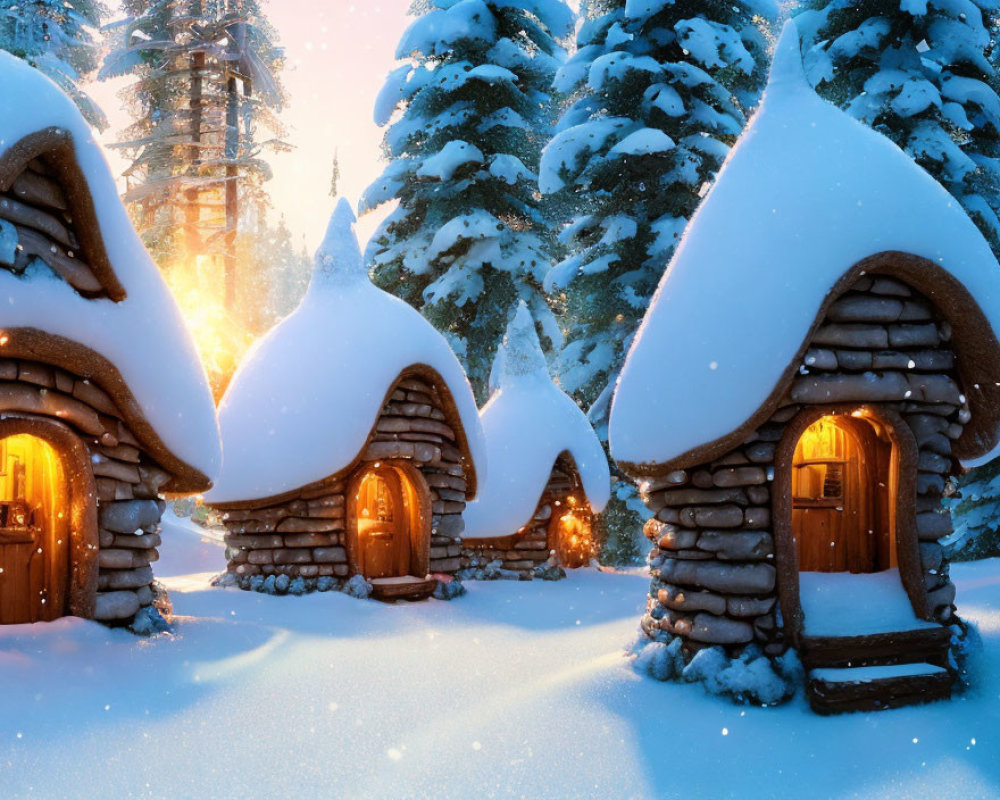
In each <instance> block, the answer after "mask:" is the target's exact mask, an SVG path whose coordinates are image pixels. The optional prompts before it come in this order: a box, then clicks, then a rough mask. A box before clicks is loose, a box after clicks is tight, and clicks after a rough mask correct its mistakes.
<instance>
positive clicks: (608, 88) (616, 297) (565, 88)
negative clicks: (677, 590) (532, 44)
mask: <svg viewBox="0 0 1000 800" xmlns="http://www.w3.org/2000/svg"><path fill="white" fill-rule="evenodd" d="M581 11H582V12H583V14H584V17H585V19H584V23H583V25H582V27H581V28H580V30H579V32H578V34H577V48H578V49H577V52H576V54H575V55H574V56H573V57H572V58H571V59H570V60H569V61H568V62H567V63H566V64H565V65H564V66H563V67H562V68H561V69H560V70H559V73H558V77H557V80H556V84H555V86H556V89H557V90H558V91H559V92H562V93H567V94H571V95H572V97H573V102H572V104H571V105H570V106H569V108H568V109H567V110H566V112H565V113H564V114H563V116H562V119H561V120H560V122H559V125H558V132H557V134H556V136H555V137H554V138H553V140H552V141H551V142H550V143H549V144H548V146H547V147H546V148H545V152H544V154H543V156H542V161H541V174H540V175H541V177H540V187H541V190H542V192H543V193H545V194H546V195H548V196H549V197H550V198H551V200H552V202H553V205H554V206H555V207H556V208H557V209H560V210H561V214H562V217H563V219H564V220H569V224H567V225H566V227H565V228H564V229H563V232H562V234H561V239H562V241H563V243H564V244H565V245H566V246H567V247H568V248H570V254H569V256H568V257H567V258H566V259H564V260H563V261H562V262H561V263H559V264H558V265H556V266H555V267H554V268H553V269H552V270H551V271H550V272H549V274H548V275H547V277H546V280H545V288H546V289H547V290H548V291H549V292H551V293H560V292H561V293H563V295H562V297H561V298H560V299H561V300H563V302H564V303H565V308H566V311H565V316H564V318H563V327H564V329H565V330H566V332H567V344H566V346H565V347H564V348H563V350H562V352H561V353H560V355H559V358H558V363H557V369H558V374H559V378H560V382H561V384H562V387H563V389H565V390H566V391H567V392H569V393H571V394H573V395H574V396H575V397H576V398H577V399H578V400H579V401H580V402H581V403H582V404H584V405H585V406H586V407H589V408H590V409H591V411H590V416H591V420H592V422H593V423H594V425H595V428H596V429H597V430H598V433H599V434H600V435H601V438H602V439H603V440H604V441H606V440H607V411H608V402H609V400H610V395H611V391H612V388H613V386H614V383H615V380H616V378H617V375H618V371H619V370H620V368H621V365H622V362H623V360H624V357H625V354H626V352H627V351H628V347H629V345H630V343H631V341H632V338H633V336H634V334H635V331H636V329H637V327H638V325H639V323H640V321H641V320H642V317H643V314H644V313H645V310H646V307H647V305H648V304H649V300H650V298H651V296H652V294H653V291H654V290H655V288H656V285H657V283H658V282H659V280H660V277H661V275H662V274H663V270H664V267H665V266H666V264H667V261H668V260H669V258H670V256H671V253H672V252H673V249H674V246H675V245H676V243H677V241H678V239H679V238H680V235H681V232H682V231H683V230H684V227H685V225H686V224H687V220H688V218H689V217H690V216H691V214H692V213H693V212H694V210H695V208H696V206H697V205H698V202H699V201H700V199H701V197H702V196H703V195H704V193H705V190H706V188H707V186H708V185H709V183H710V182H711V181H712V179H713V177H714V176H715V173H716V172H717V171H718V169H719V167H720V166H721V165H722V161H723V160H724V159H725V157H726V154H727V153H728V151H729V146H730V145H731V144H732V143H733V142H734V141H735V139H736V137H737V136H738V135H739V133H740V131H741V130H742V129H743V126H744V124H745V123H746V118H747V115H748V112H749V110H750V108H752V107H753V106H754V105H755V103H756V101H757V98H758V97H759V94H760V91H761V89H762V88H763V85H764V82H765V80H766V77H767V64H768V57H767V36H768V33H769V29H770V25H771V23H772V22H773V20H774V18H775V17H776V16H777V10H776V8H774V6H773V5H772V4H770V3H769V2H765V0H737V1H736V2H731V1H729V0H726V1H725V2H723V1H722V0H708V1H707V2H706V1H705V0H584V3H583V5H582V8H581ZM641 509H642V504H641V503H639V502H638V499H637V498H636V497H635V489H634V487H633V486H632V485H631V483H630V482H628V481H627V480H617V481H616V483H615V493H614V496H613V498H612V503H611V504H610V505H609V507H608V510H607V511H606V512H605V514H604V516H603V524H604V528H605V531H604V535H605V537H606V539H605V543H604V552H603V554H602V557H603V558H604V559H606V560H609V561H627V560H629V559H631V558H634V557H635V556H637V555H638V552H639V550H638V547H637V545H636V543H635V534H636V532H637V531H638V529H639V527H640V525H639V522H638V518H639V517H638V515H639V514H641V513H642V511H641Z"/></svg>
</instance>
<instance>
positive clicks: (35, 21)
mask: <svg viewBox="0 0 1000 800" xmlns="http://www.w3.org/2000/svg"><path fill="white" fill-rule="evenodd" d="M107 13H108V10H107V7H106V6H105V5H104V3H101V2H93V1H92V0H0V50H6V51H7V52H9V53H12V54H13V55H15V56H17V57H18V58H23V59H24V60H25V61H27V62H28V63H29V64H31V65H32V66H33V67H35V68H37V69H39V70H41V71H42V72H44V73H45V74H46V75H48V76H49V77H50V78H51V79H52V80H53V81H55V82H56V83H57V84H59V86H60V87H61V88H62V89H63V90H64V91H65V92H66V93H67V94H68V95H69V96H70V97H72V98H73V100H74V102H75V103H76V104H77V106H79V108H80V111H81V112H82V113H83V115H84V117H86V119H87V121H88V122H89V123H90V124H91V125H94V126H96V127H97V128H100V129H101V130H104V129H105V128H106V127H107V125H108V121H107V118H106V117H105V116H104V112H103V111H101V109H100V108H98V106H97V104H96V103H95V102H94V101H93V100H92V99H91V98H90V97H89V96H88V95H87V93H86V92H84V91H83V89H81V88H80V86H81V84H82V83H84V82H85V81H86V80H88V79H89V78H90V77H91V76H92V75H93V73H94V72H96V71H97V67H98V64H99V63H100V58H101V37H100V29H101V20H102V19H103V18H104V17H105V16H107Z"/></svg>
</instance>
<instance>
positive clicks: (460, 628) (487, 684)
mask: <svg viewBox="0 0 1000 800" xmlns="http://www.w3.org/2000/svg"><path fill="white" fill-rule="evenodd" d="M162 550H163V559H162V561H161V562H160V563H159V564H158V565H157V571H158V573H159V574H160V575H161V576H169V577H166V578H164V582H165V583H167V584H168V586H170V588H171V597H172V600H173V603H174V609H175V611H176V613H177V614H178V619H177V634H176V636H175V637H174V638H170V637H160V638H157V639H153V640H149V641H145V640H141V639H137V638H135V637H133V636H132V635H131V634H127V633H125V632H122V631H109V630H107V629H105V628H103V627H101V626H100V625H98V624H96V623H90V622H83V621H80V620H75V619H69V620H62V621H59V622H56V623H48V624H46V623H40V624H37V625H32V626H11V627H4V628H0V683H2V684H3V685H4V686H5V687H7V691H4V692H3V693H0V797H3V798H4V800H15V799H19V798H24V797H37V798H54V797H59V798H94V797H105V798H123V797H153V798H179V797H199V798H201V797H204V798H209V797H211V798H220V797H282V796H294V797H343V796H351V797H394V798H395V797H433V798H436V799H437V798H452V797H484V798H485V797H521V796H526V797H532V798H541V797H600V798H620V797H657V798H660V797H726V796H737V797H755V798H756V797H872V798H885V797H928V798H935V800H943V798H962V799H963V800H965V798H986V797H996V796H998V795H1000V744H998V742H997V738H998V735H1000V560H993V561H986V562H982V563H978V564H971V565H966V564H956V565H954V566H953V568H952V577H953V578H954V579H955V582H956V583H957V584H958V589H959V591H958V597H959V599H960V602H961V603H962V606H961V607H960V612H961V613H963V614H965V615H966V616H967V617H969V618H970V619H972V620H974V621H976V622H978V624H979V625H980V630H981V632H982V634H983V638H984V640H985V643H986V650H985V654H984V658H983V662H984V663H983V664H982V669H981V675H980V678H979V684H978V685H977V688H976V690H975V691H974V692H973V693H971V694H969V695H966V696H964V697H961V698H959V699H957V700H954V701H952V702H948V703H937V704H935V705H931V706H924V707H912V708H904V709H899V710H896V711H888V712H882V713H877V714H855V715H849V716H841V717H830V718H822V717H818V716H816V715H814V714H812V713H811V712H809V711H808V709H807V708H806V705H805V701H804V700H803V699H802V698H801V697H799V698H796V699H795V700H793V701H792V702H791V703H789V704H788V705H786V706H783V707H781V708H776V709H758V708H745V707H744V708H741V707H738V706H734V705H731V704H729V703H728V702H726V701H722V700H718V699H714V698H711V697H709V696H707V695H706V694H705V693H704V692H703V691H702V690H701V689H700V688H699V687H698V686H694V685H680V684H670V683H667V684H663V683H657V682H656V681H654V680H652V679H650V678H644V677H641V676H639V675H638V674H637V673H636V672H635V671H634V670H633V669H632V668H631V666H630V664H629V662H628V660H627V659H626V658H625V657H624V656H623V650H624V648H625V647H626V646H627V645H628V644H629V642H630V640H631V639H632V638H633V637H634V635H635V631H636V620H637V619H638V615H639V607H640V605H641V604H642V602H643V597H644V594H645V591H646V587H647V586H648V578H647V577H646V576H645V575H644V574H642V573H641V572H639V571H635V572H631V573H626V574H621V573H618V574H602V573H599V572H596V571H592V570H578V571H576V572H573V573H571V575H570V577H569V579H568V580H565V581H560V582H558V583H548V582H544V583H543V582H541V581H532V582H524V583H518V582H507V581H497V582H491V583H477V582H470V583H469V584H468V588H469V593H468V595H467V596H465V597H462V598H460V599H458V600H455V601H452V602H450V603H444V602H439V601H434V600H430V601H427V602H424V603H419V604H412V605H398V606H388V605H382V604H380V603H376V602H373V601H359V600H353V599H351V598H349V597H346V596H344V595H341V594H333V593H331V594H313V595H309V596H305V597H269V596H266V595H261V594H256V593H253V592H240V591H237V590H223V589H212V588H210V587H209V585H208V579H209V577H210V575H211V574H212V573H213V572H215V571H218V570H220V569H221V568H222V565H223V563H224V559H223V552H222V546H221V544H220V543H218V542H216V541H211V540H204V539H203V538H202V537H200V536H199V534H198V532H197V531H195V532H192V531H191V529H190V528H189V527H187V525H186V524H184V523H178V522H177V521H176V519H175V518H173V517H171V516H170V515H168V517H167V519H166V520H165V525H164V544H163V548H162ZM12 687H16V688H14V690H13V691H11V688H12Z"/></svg>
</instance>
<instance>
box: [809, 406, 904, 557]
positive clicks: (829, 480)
mask: <svg viewBox="0 0 1000 800" xmlns="http://www.w3.org/2000/svg"><path fill="white" fill-rule="evenodd" d="M893 461H894V458H893V445H892V442H891V440H890V439H889V437H888V435H887V434H886V433H885V432H884V431H881V430H880V428H878V427H876V423H875V422H874V421H872V420H869V419H865V418H860V417H859V418H855V417H852V416H851V415H847V414H838V415H829V416H824V417H821V418H820V419H818V420H816V421H815V422H813V423H812V424H811V425H810V426H809V427H808V428H806V430H805V431H804V432H803V433H802V435H801V436H800V437H799V440H798V442H797V443H796V446H795V452H794V456H793V461H792V475H791V478H792V531H793V534H794V537H795V541H796V544H797V549H798V556H799V569H800V570H801V571H803V572H853V573H861V572H877V571H880V570H884V569H889V568H890V567H893V566H895V565H896V564H895V561H896V547H895V535H894V529H895V526H894V520H893V516H894V508H895V497H894V496H892V495H893V489H892V486H893V485H894V483H895V481H894V476H893V474H892V473H893V471H894V467H893Z"/></svg>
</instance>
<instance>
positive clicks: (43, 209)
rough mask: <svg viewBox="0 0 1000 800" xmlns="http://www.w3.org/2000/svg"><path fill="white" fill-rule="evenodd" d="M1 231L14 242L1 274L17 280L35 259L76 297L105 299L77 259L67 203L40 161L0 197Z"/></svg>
mask: <svg viewBox="0 0 1000 800" xmlns="http://www.w3.org/2000/svg"><path fill="white" fill-rule="evenodd" d="M0 227H2V228H4V230H5V232H8V233H9V232H13V233H14V234H15V235H16V237H17V247H16V248H15V249H14V251H13V257H12V258H10V259H9V260H8V258H7V256H6V255H4V254H0V268H2V269H6V270H8V271H10V272H13V273H14V274H15V275H21V274H23V273H24V272H25V270H27V269H28V268H29V267H30V266H31V265H32V262H33V261H35V260H36V259H38V260H40V261H43V262H44V263H45V264H46V265H47V266H48V267H49V269H51V270H52V271H53V272H54V273H56V274H57V275H59V276H60V277H61V278H62V279H63V280H65V281H66V282H67V283H68V284H69V285H70V286H72V287H73V288H74V289H76V290H77V291H78V292H79V293H80V294H82V295H84V296H86V297H97V296H101V295H106V293H105V292H104V288H103V287H102V285H101V283H100V281H99V280H98V278H97V276H96V275H95V274H94V271H93V270H92V269H91V267H90V265H89V264H87V262H86V261H85V260H84V255H85V254H83V253H81V248H80V242H79V241H77V237H76V233H75V231H74V230H73V222H72V219H71V216H70V212H69V204H68V203H67V200H66V197H65V195H64V194H63V191H62V189H61V188H60V187H59V185H58V184H57V183H56V182H55V181H53V180H52V178H51V176H50V174H49V170H48V168H47V167H46V165H45V163H44V162H43V161H42V160H40V159H35V160H33V161H31V162H30V163H29V164H28V165H27V167H26V168H25V169H24V170H23V171H22V172H21V174H20V175H18V176H17V177H16V178H15V179H14V181H13V183H12V184H11V186H10V188H9V189H8V190H7V191H6V192H2V193H0Z"/></svg>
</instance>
